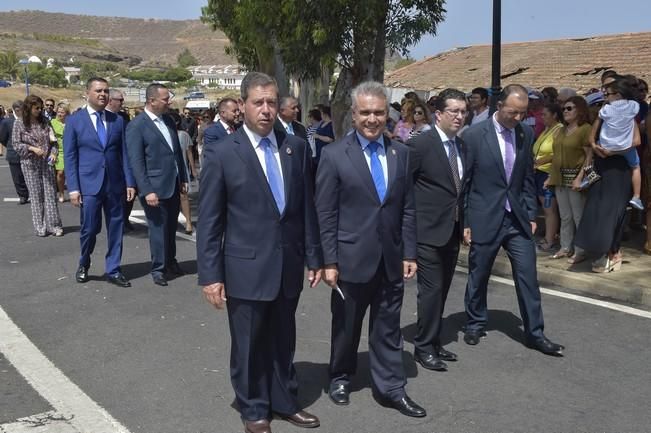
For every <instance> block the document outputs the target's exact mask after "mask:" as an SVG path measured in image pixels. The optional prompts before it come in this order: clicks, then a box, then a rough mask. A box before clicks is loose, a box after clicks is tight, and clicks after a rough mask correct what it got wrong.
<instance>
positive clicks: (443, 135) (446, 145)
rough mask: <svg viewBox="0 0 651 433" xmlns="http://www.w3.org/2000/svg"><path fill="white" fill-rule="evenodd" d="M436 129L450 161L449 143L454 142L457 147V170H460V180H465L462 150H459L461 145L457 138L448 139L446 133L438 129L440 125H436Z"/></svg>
mask: <svg viewBox="0 0 651 433" xmlns="http://www.w3.org/2000/svg"><path fill="white" fill-rule="evenodd" d="M434 127H435V128H436V132H438V133H439V137H441V142H442V143H443V148H444V149H445V154H446V155H447V156H448V160H449V159H450V144H449V141H452V142H453V143H454V145H455V146H456V147H457V168H458V170H459V179H463V164H462V163H461V149H459V145H458V144H457V141H456V139H455V137H448V136H447V134H446V133H445V132H443V130H442V129H441V128H439V127H438V125H434Z"/></svg>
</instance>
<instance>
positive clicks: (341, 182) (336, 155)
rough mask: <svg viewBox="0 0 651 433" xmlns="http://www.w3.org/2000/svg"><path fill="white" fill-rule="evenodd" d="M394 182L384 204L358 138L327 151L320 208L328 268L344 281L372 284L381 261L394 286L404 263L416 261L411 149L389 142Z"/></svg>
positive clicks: (319, 179)
mask: <svg viewBox="0 0 651 433" xmlns="http://www.w3.org/2000/svg"><path fill="white" fill-rule="evenodd" d="M384 144H385V151H386V157H387V171H388V182H387V191H386V195H385V198H384V201H383V202H380V199H379V197H378V195H377V192H376V190H375V184H374V183H373V178H372V177H371V172H370V170H369V168H368V164H367V163H366V158H365V156H364V152H363V151H362V147H361V145H360V143H359V140H358V139H357V134H351V135H348V136H346V137H344V138H342V139H341V140H339V141H335V142H333V143H331V144H329V145H328V146H326V147H324V148H323V151H322V153H321V161H320V162H319V167H318V170H317V175H316V208H317V215H318V217H319V225H320V228H321V245H322V247H323V258H324V263H325V264H337V267H338V269H339V277H340V279H341V280H344V281H347V282H351V283H367V282H368V281H370V280H371V279H372V278H373V276H374V275H375V273H376V272H377V269H378V266H379V264H380V260H382V259H384V266H385V269H386V273H387V276H388V278H389V279H390V280H391V281H397V280H401V279H402V278H403V268H402V261H403V260H404V259H416V255H417V253H416V209H415V205H414V189H413V182H412V178H411V175H410V174H411V170H410V169H409V150H408V148H407V147H406V146H405V145H404V144H401V143H398V142H396V141H392V140H390V139H389V138H388V137H386V136H385V137H384Z"/></svg>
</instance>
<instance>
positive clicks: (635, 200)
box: [628, 197, 644, 210]
mask: <svg viewBox="0 0 651 433" xmlns="http://www.w3.org/2000/svg"><path fill="white" fill-rule="evenodd" d="M628 204H630V205H631V206H633V207H634V208H635V209H637V210H644V204H642V200H640V197H633V198H632V199H630V200H629V201H628Z"/></svg>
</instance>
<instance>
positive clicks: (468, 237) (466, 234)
mask: <svg viewBox="0 0 651 433" xmlns="http://www.w3.org/2000/svg"><path fill="white" fill-rule="evenodd" d="M471 243H472V233H470V227H468V228H465V229H463V244H464V245H466V246H468V245H470V244H471Z"/></svg>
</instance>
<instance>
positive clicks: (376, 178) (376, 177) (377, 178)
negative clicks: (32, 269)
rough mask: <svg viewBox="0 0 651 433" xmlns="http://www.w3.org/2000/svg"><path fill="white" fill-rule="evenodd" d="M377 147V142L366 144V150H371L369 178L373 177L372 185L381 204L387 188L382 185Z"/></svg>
mask: <svg viewBox="0 0 651 433" xmlns="http://www.w3.org/2000/svg"><path fill="white" fill-rule="evenodd" d="M378 147H380V143H378V142H377V141H371V142H370V143H369V144H368V148H369V149H370V150H371V176H372V177H373V183H374V184H375V190H376V191H377V195H378V197H379V198H380V202H383V201H384V195H385V194H386V192H387V186H386V184H385V183H384V171H383V170H382V163H381V162H380V158H379V157H378V156H377V150H378Z"/></svg>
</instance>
